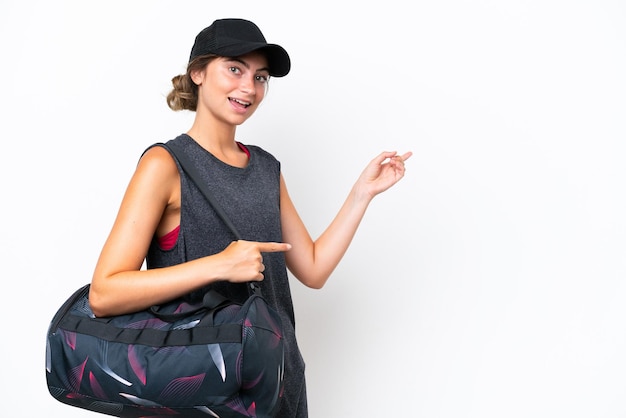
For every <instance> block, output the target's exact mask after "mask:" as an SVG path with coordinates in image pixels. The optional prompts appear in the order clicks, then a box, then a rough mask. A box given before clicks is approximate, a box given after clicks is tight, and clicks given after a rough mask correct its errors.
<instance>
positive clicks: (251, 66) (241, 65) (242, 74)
mask: <svg viewBox="0 0 626 418" xmlns="http://www.w3.org/2000/svg"><path fill="white" fill-rule="evenodd" d="M191 78H192V80H193V81H194V82H195V83H196V84H197V85H198V108H197V110H196V112H197V113H199V114H208V115H210V116H212V117H213V118H215V119H217V120H219V121H221V122H223V123H227V124H231V125H240V124H242V123H243V122H244V121H245V120H246V119H248V118H249V117H250V116H252V114H253V113H254V112H255V110H256V109H257V108H258V106H259V104H260V103H261V102H262V101H263V98H264V97H265V91H266V88H267V83H268V81H269V68H268V64H267V59H266V57H265V55H263V54H262V53H259V52H251V53H249V54H246V55H242V56H240V57H236V58H227V57H219V58H216V59H214V60H212V61H211V62H210V63H209V64H208V65H207V66H206V67H205V68H204V70H202V71H198V72H195V73H192V74H191Z"/></svg>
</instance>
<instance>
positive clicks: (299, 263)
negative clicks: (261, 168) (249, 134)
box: [281, 152, 412, 289]
mask: <svg viewBox="0 0 626 418" xmlns="http://www.w3.org/2000/svg"><path fill="white" fill-rule="evenodd" d="M411 155H412V154H411V153H410V152H407V153H405V154H403V155H398V154H397V153H395V152H383V153H381V154H379V155H378V156H377V157H376V158H374V159H373V160H372V161H371V162H370V163H369V164H368V165H367V167H366V168H365V170H364V171H363V172H362V173H361V175H360V176H359V178H358V180H357V181H356V183H355V184H354V186H353V187H352V189H351V190H350V193H349V194H348V197H347V198H346V200H345V202H344V203H343V205H342V206H341V208H340V210H339V212H338V213H337V215H336V216H335V218H334V219H333V221H332V222H331V223H330V225H329V226H328V227H327V228H326V230H325V231H324V232H323V233H322V234H321V235H320V236H319V238H318V239H317V240H315V241H313V239H312V238H311V236H310V235H309V233H308V232H307V229H306V227H305V226H304V224H303V222H302V220H301V219H300V217H299V215H298V213H297V211H296V209H295V207H294V204H293V202H292V201H291V198H290V197H289V194H288V192H287V186H286V185H285V181H284V179H283V178H282V177H281V222H282V226H283V240H284V241H285V242H288V243H290V244H291V245H292V249H291V250H290V251H289V252H288V253H287V254H286V259H287V266H288V267H289V270H290V271H291V272H292V273H293V275H294V276H295V277H296V278H297V279H298V280H300V281H301V282H302V283H303V284H304V285H306V286H309V287H312V288H315V289H319V288H321V287H323V286H324V284H325V283H326V281H327V280H328V277H329V276H330V274H331V273H332V272H333V270H334V269H335V268H336V267H337V265H338V264H339V262H340V261H341V259H342V258H343V256H344V254H345V252H346V251H347V249H348V247H349V245H350V243H351V242H352V239H353V238H354V234H355V233H356V231H357V228H358V226H359V224H360V223H361V220H362V219H363V216H364V215H365V211H366V210H367V207H368V206H369V204H370V202H371V201H372V199H373V198H374V197H375V196H376V195H378V194H379V193H382V192H383V191H385V190H387V189H389V188H390V187H391V186H393V185H394V184H396V183H397V182H398V181H400V179H402V177H403V176H404V172H405V170H404V161H406V160H407V159H408V158H409V157H410V156H411Z"/></svg>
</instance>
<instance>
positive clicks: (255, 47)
mask: <svg viewBox="0 0 626 418" xmlns="http://www.w3.org/2000/svg"><path fill="white" fill-rule="evenodd" d="M252 51H263V52H264V53H265V54H266V55H267V62H268V65H269V72H270V75H271V76H272V77H284V76H286V75H287V74H289V70H290V69H291V59H290V58H289V54H288V53H287V51H286V50H285V48H283V47H282V46H280V45H276V44H266V43H261V42H249V43H245V44H243V43H239V44H237V45H232V46H229V47H222V48H219V50H216V51H215V52H216V53H217V54H219V55H222V56H225V57H238V56H240V55H245V54H247V53H249V52H252Z"/></svg>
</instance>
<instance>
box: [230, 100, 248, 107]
mask: <svg viewBox="0 0 626 418" xmlns="http://www.w3.org/2000/svg"><path fill="white" fill-rule="evenodd" d="M231 100H232V101H234V102H237V103H239V104H240V105H242V106H250V103H249V102H242V101H241V100H238V99H231Z"/></svg>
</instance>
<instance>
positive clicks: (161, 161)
mask: <svg viewBox="0 0 626 418" xmlns="http://www.w3.org/2000/svg"><path fill="white" fill-rule="evenodd" d="M162 145H163V144H162V143H155V144H153V145H151V146H149V147H148V148H147V149H146V150H145V151H144V152H143V153H142V155H141V157H140V159H139V163H138V164H137V172H138V173H142V174H145V175H147V176H149V177H152V178H153V179H155V180H157V181H159V180H162V179H165V178H172V177H173V176H174V175H175V174H177V173H178V167H177V165H176V161H175V160H174V157H173V156H172V155H171V154H170V152H169V151H168V150H167V149H166V148H165V147H163V146H162Z"/></svg>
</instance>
